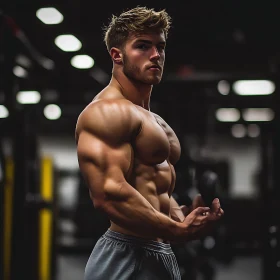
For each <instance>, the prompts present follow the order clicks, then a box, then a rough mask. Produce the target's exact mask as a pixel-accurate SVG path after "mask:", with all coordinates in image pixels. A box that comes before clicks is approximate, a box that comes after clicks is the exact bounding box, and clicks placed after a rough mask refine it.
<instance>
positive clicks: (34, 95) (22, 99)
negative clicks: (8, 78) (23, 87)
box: [16, 90, 41, 104]
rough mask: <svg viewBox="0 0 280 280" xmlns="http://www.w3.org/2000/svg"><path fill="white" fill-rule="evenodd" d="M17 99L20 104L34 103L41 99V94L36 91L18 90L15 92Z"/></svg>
mask: <svg viewBox="0 0 280 280" xmlns="http://www.w3.org/2000/svg"><path fill="white" fill-rule="evenodd" d="M16 98H17V101H18V102H19V103H21V104H36V103H39V101H40V100H41V95H40V93H39V92H38V91H35V90H34V91H19V92H18V93H17V97H16Z"/></svg>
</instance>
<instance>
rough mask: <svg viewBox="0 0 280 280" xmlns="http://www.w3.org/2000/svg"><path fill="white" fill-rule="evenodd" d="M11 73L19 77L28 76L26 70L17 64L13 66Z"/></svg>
mask: <svg viewBox="0 0 280 280" xmlns="http://www.w3.org/2000/svg"><path fill="white" fill-rule="evenodd" d="M13 73H14V75H15V76H17V77H19V78H26V77H27V76H28V73H27V71H26V70H25V69H24V68H23V67H21V66H19V65H16V66H15V67H14V68H13Z"/></svg>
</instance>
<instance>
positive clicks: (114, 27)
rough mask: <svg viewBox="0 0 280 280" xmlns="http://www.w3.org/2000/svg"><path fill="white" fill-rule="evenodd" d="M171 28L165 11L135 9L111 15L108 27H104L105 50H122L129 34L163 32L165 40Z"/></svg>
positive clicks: (143, 8) (144, 8)
mask: <svg viewBox="0 0 280 280" xmlns="http://www.w3.org/2000/svg"><path fill="white" fill-rule="evenodd" d="M170 27H171V17H170V16H169V15H168V14H167V12H166V11H165V9H163V10H160V11H158V12H157V11H155V10H154V9H153V8H151V9H149V8H146V7H139V6H138V7H136V8H133V9H130V10H127V11H124V12H122V13H121V14H120V15H119V16H115V15H113V16H112V18H111V20H110V23H109V24H108V26H106V27H104V42H105V44H106V47H107V50H108V51H110V49H111V48H112V47H116V48H122V47H123V46H124V44H125V42H126V40H127V39H128V37H129V35H130V34H134V33H142V32H147V31H149V32H156V31H163V32H164V34H165V38H166V39H167V36H168V32H169V29H170Z"/></svg>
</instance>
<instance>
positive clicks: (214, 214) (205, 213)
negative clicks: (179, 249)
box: [183, 195, 224, 240]
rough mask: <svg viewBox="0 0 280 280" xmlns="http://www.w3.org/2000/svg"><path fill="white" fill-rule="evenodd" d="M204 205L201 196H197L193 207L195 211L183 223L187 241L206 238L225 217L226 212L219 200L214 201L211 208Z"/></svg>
mask: <svg viewBox="0 0 280 280" xmlns="http://www.w3.org/2000/svg"><path fill="white" fill-rule="evenodd" d="M203 205H204V202H203V200H202V198H201V196H199V195H198V196H196V198H195V199H194V201H193V205H192V206H191V208H193V209H194V210H192V211H191V212H190V213H189V214H188V215H187V216H186V218H185V220H184V221H183V224H184V225H185V227H186V237H187V238H186V239H185V240H196V239H200V238H202V237H204V236H206V235H207V234H209V233H210V232H211V231H213V229H214V227H215V226H216V225H217V223H218V221H220V219H221V218H222V217H223V215H224V211H223V209H222V208H221V205H220V201H219V199H218V198H215V199H214V200H213V202H212V205H211V208H209V207H205V206H203Z"/></svg>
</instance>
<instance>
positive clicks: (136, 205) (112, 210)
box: [100, 183, 182, 240]
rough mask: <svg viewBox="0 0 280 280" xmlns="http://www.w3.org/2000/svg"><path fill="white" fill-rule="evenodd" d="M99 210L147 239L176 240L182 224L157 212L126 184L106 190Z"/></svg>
mask: <svg viewBox="0 0 280 280" xmlns="http://www.w3.org/2000/svg"><path fill="white" fill-rule="evenodd" d="M106 190H107V191H106V196H105V200H104V201H103V203H101V204H100V205H101V208H102V209H103V210H104V211H105V212H106V213H107V215H108V216H109V218H110V220H112V221H113V222H114V223H116V224H117V225H119V226H121V227H124V228H127V229H129V230H131V229H133V231H135V232H137V233H139V234H141V235H143V236H145V237H149V238H163V239H166V240H176V239H177V237H178V236H179V235H180V232H181V228H182V224H181V223H179V222H177V221H174V220H172V219H171V218H170V217H168V216H167V215H165V214H163V213H161V212H159V211H157V210H156V209H155V208H154V207H153V206H152V205H151V204H150V203H149V202H148V201H147V200H146V199H145V198H144V197H143V196H142V195H141V194H140V193H139V192H138V191H136V190H135V189H134V188H133V187H132V186H130V185H129V184H127V183H122V185H121V186H118V188H116V187H115V186H110V187H109V188H108V187H107V188H106Z"/></svg>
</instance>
